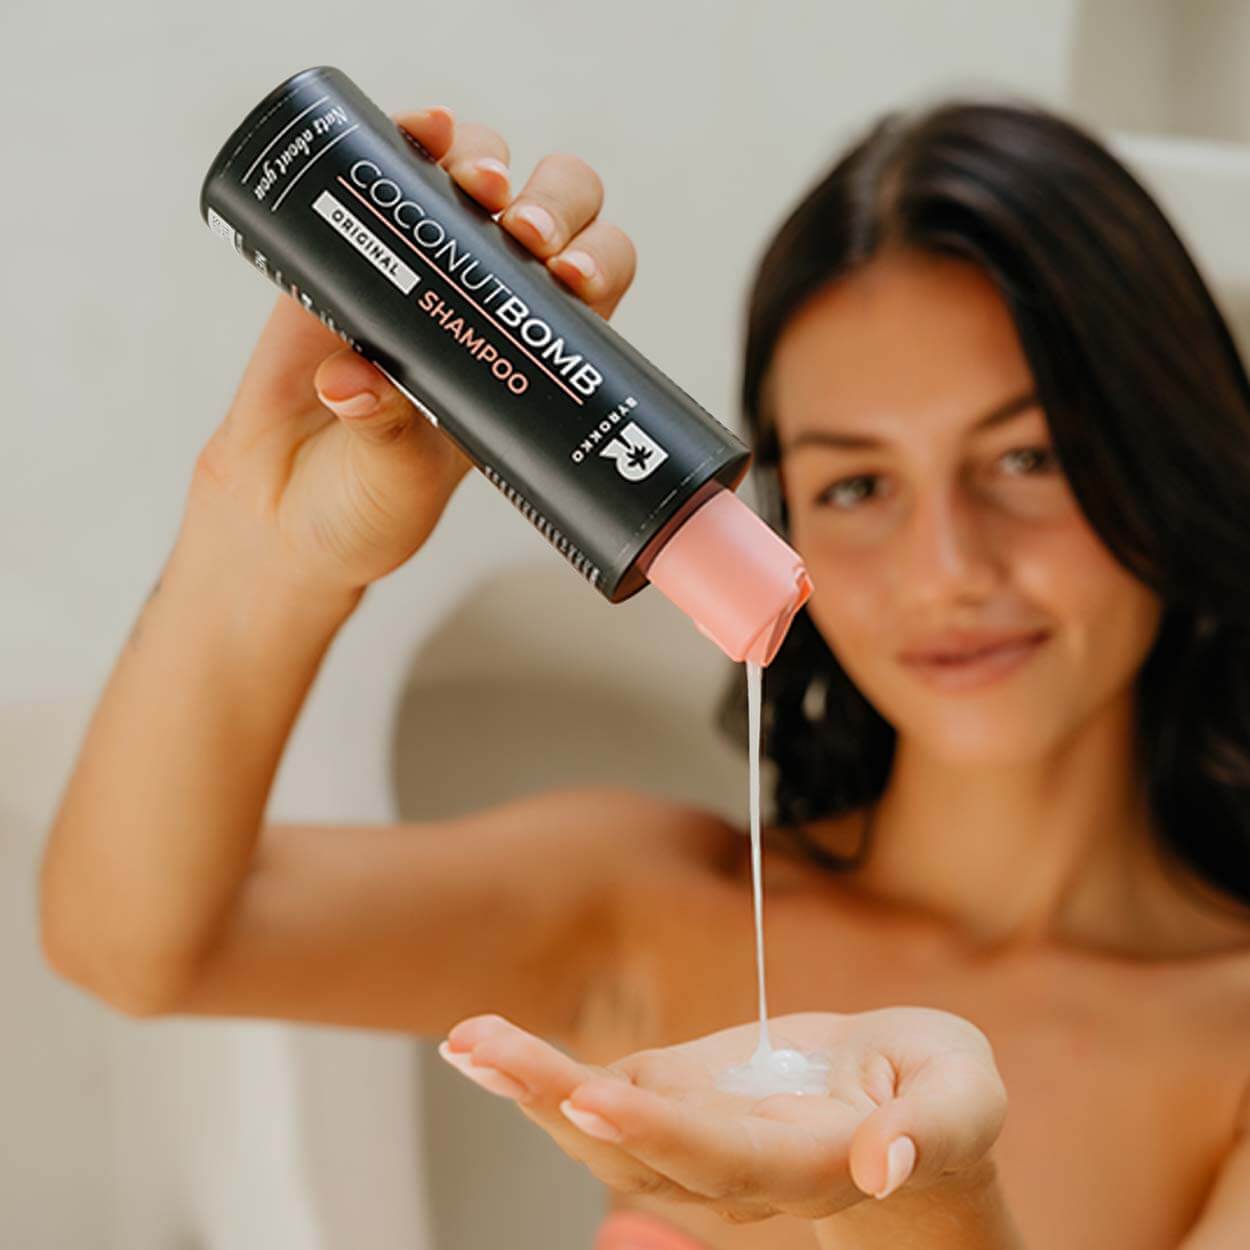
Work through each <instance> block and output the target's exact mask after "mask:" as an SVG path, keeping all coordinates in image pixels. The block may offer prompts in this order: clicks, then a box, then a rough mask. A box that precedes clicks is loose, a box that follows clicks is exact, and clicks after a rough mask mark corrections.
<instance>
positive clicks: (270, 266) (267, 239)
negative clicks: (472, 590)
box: [200, 65, 812, 665]
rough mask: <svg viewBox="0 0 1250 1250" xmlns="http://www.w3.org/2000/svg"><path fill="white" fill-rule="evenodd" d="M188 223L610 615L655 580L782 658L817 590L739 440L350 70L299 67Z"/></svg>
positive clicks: (743, 642)
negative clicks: (426, 434)
mask: <svg viewBox="0 0 1250 1250" xmlns="http://www.w3.org/2000/svg"><path fill="white" fill-rule="evenodd" d="M200 212H201V214H202V215H203V217H204V219H205V221H206V222H207V224H208V226H209V228H210V229H211V230H212V231H213V232H214V233H215V234H217V235H218V236H219V237H221V238H222V239H224V240H226V242H228V243H229V244H231V246H233V247H234V249H235V250H236V251H237V252H238V253H239V255H240V256H242V257H243V258H244V259H245V260H246V261H249V262H250V263H251V264H252V265H254V266H255V267H256V268H257V269H259V270H260V271H261V272H262V273H263V274H266V275H267V276H268V277H269V278H270V279H271V280H272V281H273V282H275V283H276V284H277V285H278V286H279V287H280V288H281V289H283V290H284V291H286V292H287V293H289V294H290V295H291V296H292V297H293V298H295V299H297V300H298V301H299V302H300V303H301V304H302V305H303V306H304V307H305V308H306V309H307V310H308V311H310V312H311V313H313V314H314V315H316V316H317V317H319V318H320V319H321V321H322V322H323V323H324V324H325V325H327V326H328V327H329V328H330V329H332V330H333V331H335V332H336V333H337V334H338V335H339V337H340V338H342V339H343V341H344V342H345V343H347V344H348V345H349V346H351V347H352V348H354V349H355V350H356V351H358V352H359V353H360V354H361V355H362V356H364V357H365V358H366V359H368V360H369V361H371V362H372V363H373V364H374V365H376V366H377V367H378V368H379V369H380V370H381V371H382V372H383V373H385V374H386V375H387V377H389V378H390V380H391V381H392V382H393V383H394V384H395V386H396V387H398V388H399V389H400V390H401V391H403V392H404V394H406V395H407V396H408V398H409V399H410V400H411V401H412V403H413V405H414V406H415V407H416V408H417V410H418V411H420V412H421V413H422V414H423V415H424V416H425V417H426V419H427V420H429V421H430V422H432V423H433V424H434V425H435V426H436V427H437V428H438V429H439V430H440V431H441V432H442V433H443V434H444V435H446V436H447V437H448V438H451V439H452V440H453V441H454V442H455V443H456V445H457V446H458V447H459V448H460V449H461V451H463V452H464V454H465V455H466V456H467V457H468V458H469V459H470V460H471V461H472V462H473V463H474V465H476V467H477V468H478V469H479V470H480V471H481V472H482V473H483V474H485V476H486V477H487V478H488V479H489V480H490V481H491V482H492V483H494V485H495V486H496V487H498V488H499V490H501V491H502V492H503V493H504V495H505V496H506V497H507V498H508V499H510V500H511V501H512V502H513V503H514V504H515V505H516V506H517V508H518V509H519V510H520V511H521V513H522V514H523V515H524V516H526V517H527V518H528V519H529V520H530V521H531V522H532V523H533V524H534V525H535V526H536V528H537V529H538V530H539V532H540V533H541V534H542V535H543V536H544V537H545V538H546V539H547V540H548V542H550V543H551V545H552V546H554V547H555V548H556V550H557V551H559V552H560V554H561V555H563V556H564V557H565V558H566V559H567V560H568V561H569V563H570V564H572V566H573V567H574V568H575V569H576V570H577V571H578V572H579V573H581V575H582V576H583V577H584V578H585V579H586V580H587V581H588V582H589V583H590V584H591V585H592V586H593V587H594V588H595V589H596V590H598V591H599V592H600V594H602V595H604V596H605V597H606V598H607V599H608V601H609V602H610V603H619V602H621V601H623V600H625V599H627V598H629V597H630V596H631V595H633V594H635V593H637V592H638V591H639V590H641V589H642V588H643V587H644V586H645V585H646V584H647V582H650V583H651V584H653V585H655V586H657V587H658V588H659V589H660V591H661V592H662V593H663V594H664V595H666V596H667V597H668V598H669V599H670V600H672V602H673V603H675V604H676V605H677V606H678V607H679V608H680V609H681V610H682V611H683V612H685V613H686V614H687V615H688V616H689V617H690V618H691V619H692V620H693V621H694V624H695V625H696V626H697V628H698V629H699V630H700V631H701V632H702V633H703V634H705V635H706V636H707V637H708V638H710V639H711V640H712V641H713V642H715V643H716V644H717V646H719V647H720V648H721V649H722V650H723V651H724V652H725V653H726V655H728V656H729V657H730V658H731V659H734V660H739V661H741V660H751V661H753V662H755V663H758V664H761V665H765V664H768V663H769V662H770V661H771V660H772V658H773V656H774V654H775V653H776V651H777V648H778V647H779V646H780V645H781V641H782V639H783V638H784V637H785V633H786V630H787V629H788V627H789V624H790V621H791V620H792V618H793V616H794V614H795V613H796V612H797V611H798V609H799V608H800V607H801V606H802V605H803V603H804V602H805V601H806V599H807V597H808V595H809V594H810V593H811V589H812V585H811V580H810V578H809V577H808V575H807V572H806V570H805V568H804V567H803V563H802V561H801V560H800V558H799V556H798V554H797V553H796V552H795V551H793V550H792V549H791V548H790V547H789V546H788V545H787V544H786V543H785V542H784V541H783V540H782V539H781V538H780V537H779V536H778V535H777V534H776V533H775V532H774V531H773V530H772V529H771V528H770V527H769V526H768V525H767V524H766V523H765V522H764V521H763V520H761V519H760V518H759V517H758V516H756V515H755V513H754V512H752V511H751V509H750V508H748V507H747V506H746V504H744V503H743V502H742V500H740V499H739V498H738V497H737V495H735V494H734V490H735V489H736V487H737V486H738V485H739V484H740V483H741V481H742V479H743V477H744V476H745V475H746V471H747V468H748V466H749V463H750V458H751V453H750V451H749V449H748V448H747V447H746V446H745V445H744V444H743V443H742V442H741V441H740V440H739V439H738V438H736V437H735V436H734V434H733V433H732V432H731V431H730V430H729V429H728V428H727V427H725V426H723V425H721V424H720V423H719V422H718V421H717V420H716V419H715V418H714V417H712V416H711V415H710V414H709V413H707V412H706V411H704V410H703V409H702V408H700V407H699V405H698V404H696V403H695V402H694V401H693V400H692V399H691V398H690V396H689V395H687V394H686V393H685V392H684V391H683V390H681V388H680V387H678V386H676V385H675V384H674V383H673V382H672V381H671V380H670V379H669V378H668V377H667V376H665V374H663V373H662V372H661V371H660V370H659V369H657V368H656V367H655V366H654V365H653V364H651V363H650V362H649V361H648V360H646V359H645V358H644V357H643V356H642V355H641V354H640V353H639V352H638V351H637V350H636V349H635V348H633V347H632V346H631V345H630V344H629V343H628V342H626V340H625V339H624V338H622V337H621V335H620V334H618V333H617V332H616V331H615V330H614V329H613V328H612V327H611V326H610V325H609V324H608V323H607V322H606V321H605V320H604V319H603V318H602V317H600V316H599V315H598V314H597V313H595V312H593V311H591V309H589V308H588V307H587V306H586V305H585V304H584V303H583V302H582V301H581V300H579V299H578V298H577V297H576V296H575V295H573V293H572V292H571V291H569V290H568V289H567V288H565V287H563V286H562V285H561V284H560V282H559V281H558V279H556V278H555V277H554V276H553V275H552V274H551V273H550V272H549V271H548V270H547V268H546V266H545V265H544V264H543V263H542V261H540V260H539V259H538V258H537V257H535V256H533V255H532V254H531V253H530V252H528V251H527V250H526V249H525V248H524V247H523V246H522V245H521V244H520V243H518V242H517V241H516V240H515V239H513V238H512V237H511V236H510V235H509V234H508V233H507V232H506V231H505V230H503V229H502V228H501V227H500V226H499V225H498V224H497V223H496V222H495V221H494V220H493V218H492V216H491V214H490V213H488V212H487V210H486V209H485V208H483V207H482V206H481V205H480V204H478V203H477V202H476V201H475V200H473V198H472V197H471V196H469V195H468V194H467V193H466V192H464V191H463V190H461V189H460V187H459V186H457V185H456V183H455V182H454V180H453V179H452V177H451V175H450V174H449V173H448V172H447V171H446V170H445V169H443V167H442V166H441V165H439V164H438V163H437V161H435V160H434V159H433V158H432V157H431V156H430V154H429V153H428V152H426V151H425V149H424V148H423V147H421V145H420V144H419V143H418V142H417V141H416V140H415V139H414V138H412V136H410V135H409V134H408V133H407V132H406V131H404V130H403V129H402V128H401V127H400V126H399V125H398V123H396V122H395V121H394V120H392V119H391V118H390V117H388V116H387V115H386V114H385V113H384V112H383V111H382V110H381V109H380V108H378V107H377V105H375V104H374V103H373V102H372V101H371V100H370V99H369V98H368V97H367V96H365V95H364V93H363V92H362V91H361V90H360V88H359V87H357V86H356V84H355V83H354V82H353V81H352V80H351V79H350V78H348V77H347V76H346V75H345V74H344V73H343V72H342V71H341V70H338V69H335V68H333V67H332V66H324V65H323V66H316V67H314V68H311V69H306V70H303V71H301V72H300V73H297V74H294V75H292V76H291V77H290V78H288V79H287V80H286V81H285V82H283V83H281V84H280V85H279V86H277V87H276V88H274V90H273V91H271V92H270V93H269V94H268V95H267V96H265V98H264V99H263V100H261V101H260V103H259V104H257V105H256V107H255V108H253V109H252V111H251V112H250V113H248V115H247V116H246V117H245V118H244V119H243V121H242V122H241V123H240V125H239V126H238V127H237V129H236V130H235V131H234V133H233V134H231V135H230V137H229V138H228V139H227V140H226V142H225V144H224V145H223V146H222V148H221V150H220V152H219V153H218V154H217V156H216V158H215V159H214V160H213V162H212V165H211V166H210V168H209V170H208V174H207V176H206V177H205V179H204V184H203V187H202V190H201V193H200Z"/></svg>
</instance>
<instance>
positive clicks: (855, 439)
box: [781, 391, 1039, 455]
mask: <svg viewBox="0 0 1250 1250" xmlns="http://www.w3.org/2000/svg"><path fill="white" fill-rule="evenodd" d="M1038 402H1039V400H1038V397H1037V392H1036V391H1025V392H1024V393H1023V394H1021V395H1016V396H1013V397H1012V398H1011V399H1008V400H1006V401H1005V402H1003V403H1001V404H999V405H997V407H994V408H991V409H990V411H989V412H987V413H986V414H985V415H984V416H982V417H980V418H979V419H978V420H977V423H976V424H975V425H974V426H973V427H972V428H973V431H974V432H975V431H978V430H984V429H987V428H989V427H990V426H993V425H998V424H999V423H1000V422H1002V421H1006V420H1007V419H1008V418H1010V417H1014V416H1017V415H1018V414H1019V413H1021V412H1024V411H1025V410H1026V409H1029V408H1032V407H1034V406H1035V405H1036V404H1038ZM809 444H812V445H821V446H825V447H844V448H847V449H848V450H850V451H871V450H872V449H874V448H879V447H884V446H886V444H885V442H884V441H883V440H882V439H879V438H874V437H873V436H872V435H870V434H852V433H849V432H848V431H845V430H824V429H821V430H804V431H803V432H802V433H801V434H797V435H795V437H794V438H792V439H791V440H790V441H789V442H788V443H784V444H782V446H781V454H782V455H787V454H788V453H790V452H792V451H797V450H798V448H800V447H806V446H808V445H809Z"/></svg>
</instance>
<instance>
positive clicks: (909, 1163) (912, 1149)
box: [874, 1136, 916, 1198]
mask: <svg viewBox="0 0 1250 1250" xmlns="http://www.w3.org/2000/svg"><path fill="white" fill-rule="evenodd" d="M915 1166H916V1143H915V1142H914V1141H912V1139H911V1138H910V1137H905V1136H904V1137H896V1138H895V1139H894V1140H893V1141H892V1142H891V1143H890V1148H889V1150H887V1151H886V1152H885V1188H884V1189H881V1190H879V1191H878V1192H877V1193H876V1194H875V1195H874V1196H875V1197H877V1198H888V1197H889V1196H890V1194H892V1193H893V1192H894V1191H895V1190H896V1189H897V1188H898V1187H899V1186H900V1185H901V1184H902V1183H903V1182H904V1181H905V1180H906V1179H907V1178H908V1177H909V1176H910V1175H911V1170H912V1168H914V1167H915Z"/></svg>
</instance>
